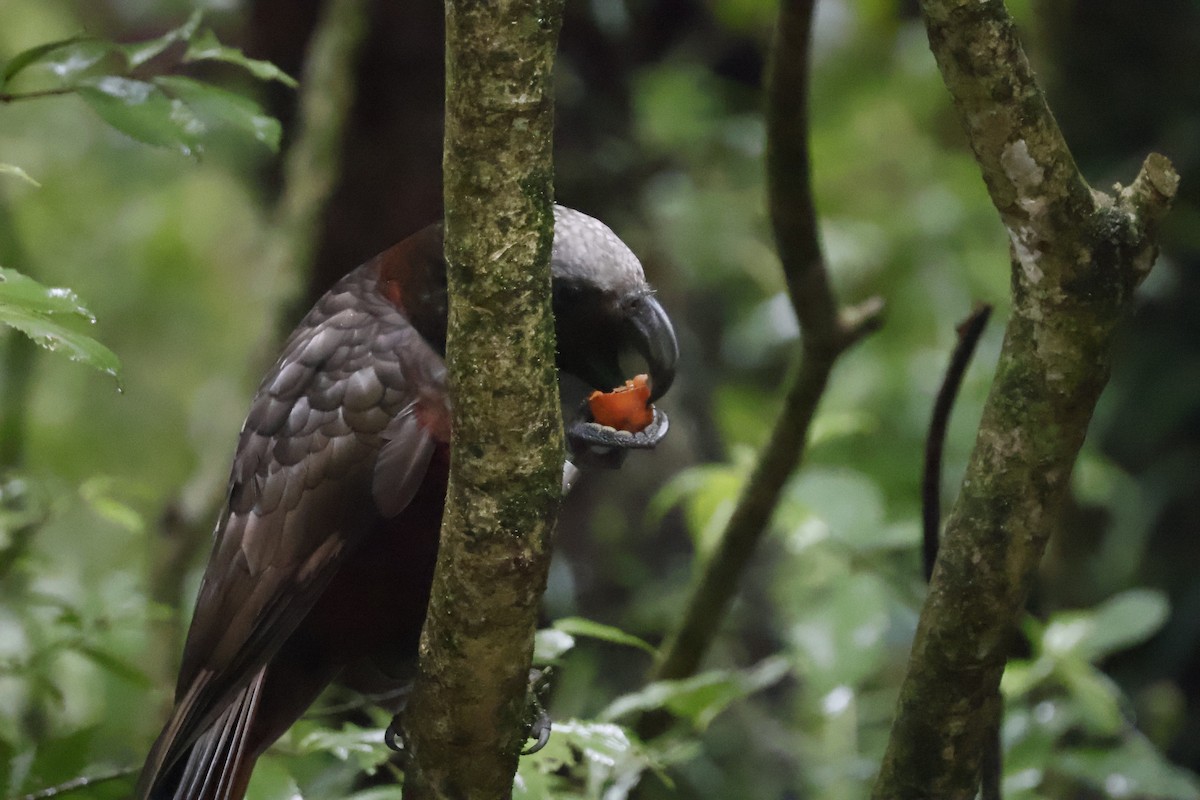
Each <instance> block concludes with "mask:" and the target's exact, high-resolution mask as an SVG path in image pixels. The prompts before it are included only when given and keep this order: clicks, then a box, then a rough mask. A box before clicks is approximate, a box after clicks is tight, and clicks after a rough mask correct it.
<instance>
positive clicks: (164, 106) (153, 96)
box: [79, 75, 204, 155]
mask: <svg viewBox="0 0 1200 800" xmlns="http://www.w3.org/2000/svg"><path fill="white" fill-rule="evenodd" d="M79 96H80V97H82V98H83V99H84V101H85V102H86V103H87V104H88V105H89V106H91V107H92V110H93V111H95V112H96V113H97V114H98V115H100V118H101V119H103V120H104V121H105V122H107V123H108V124H109V125H111V126H112V127H114V128H116V129H117V130H119V131H121V132H122V133H124V134H125V135H126V136H129V137H130V138H133V139H136V140H137V141H139V142H144V143H146V144H151V145H156V146H159V147H171V148H176V149H178V150H180V151H181V152H182V153H184V154H185V155H191V154H192V153H193V152H195V151H196V149H197V147H198V145H199V137H200V135H201V134H202V133H203V132H204V124H203V123H202V122H200V120H198V119H197V118H196V116H195V114H193V113H192V112H191V110H190V109H188V108H187V106H185V105H184V104H183V103H182V102H180V101H179V100H172V99H170V98H168V97H167V96H166V95H165V94H163V93H162V91H161V90H160V89H159V88H158V87H157V86H155V85H154V84H152V83H147V82H146V81H137V80H133V79H132V78H121V77H118V76H115V75H105V76H103V77H100V78H89V79H86V80H84V81H80V83H79Z"/></svg>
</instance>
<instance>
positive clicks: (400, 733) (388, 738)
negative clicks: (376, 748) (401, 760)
mask: <svg viewBox="0 0 1200 800" xmlns="http://www.w3.org/2000/svg"><path fill="white" fill-rule="evenodd" d="M383 743H384V744H386V745H387V746H388V749H389V750H393V751H395V752H397V753H403V752H405V747H404V729H403V727H402V726H401V724H400V714H397V715H396V716H394V717H392V721H391V722H389V723H388V726H387V728H386V729H385V730H384V731H383Z"/></svg>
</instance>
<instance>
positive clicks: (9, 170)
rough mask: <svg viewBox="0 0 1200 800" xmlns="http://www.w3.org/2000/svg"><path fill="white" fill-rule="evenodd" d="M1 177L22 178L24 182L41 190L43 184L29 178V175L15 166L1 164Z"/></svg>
mask: <svg viewBox="0 0 1200 800" xmlns="http://www.w3.org/2000/svg"><path fill="white" fill-rule="evenodd" d="M0 175H12V176H13V177H15V178H20V179H21V180H23V181H27V182H28V183H32V184H33V185H34V186H37V187H38V188H41V186H42V185H41V184H40V183H38V182H37V181H35V180H34V179H33V178H31V177H29V173H28V172H26V171H25V170H23V169H21V168H20V167H18V166H16V165H15V164H0Z"/></svg>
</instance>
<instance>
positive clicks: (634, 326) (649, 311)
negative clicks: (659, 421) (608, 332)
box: [624, 294, 679, 402]
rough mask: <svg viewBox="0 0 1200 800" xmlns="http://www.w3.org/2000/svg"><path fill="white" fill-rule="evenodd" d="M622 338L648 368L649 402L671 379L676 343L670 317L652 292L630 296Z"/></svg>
mask: <svg viewBox="0 0 1200 800" xmlns="http://www.w3.org/2000/svg"><path fill="white" fill-rule="evenodd" d="M624 324H625V337H626V341H627V342H628V343H629V344H630V345H632V346H633V348H634V349H635V350H637V352H638V353H640V354H641V356H642V358H644V359H646V366H647V367H648V368H649V371H650V402H654V401H655V400H657V399H658V398H660V397H662V396H663V395H664V394H666V393H667V389H670V388H671V384H672V383H673V382H674V381H675V363H676V362H677V361H678V360H679V342H678V341H676V339H675V328H674V327H673V326H672V325H671V318H670V317H668V316H667V312H666V311H664V310H663V307H662V305H660V304H659V302H658V300H657V299H656V298H655V297H654V295H652V294H642V295H638V296H637V297H635V298H633V300H632V301H631V302H630V303H629V305H628V306H626V309H625V320H624Z"/></svg>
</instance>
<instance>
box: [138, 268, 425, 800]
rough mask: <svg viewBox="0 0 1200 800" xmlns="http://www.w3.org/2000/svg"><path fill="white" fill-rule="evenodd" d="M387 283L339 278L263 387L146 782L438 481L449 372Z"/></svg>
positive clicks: (369, 271) (370, 274) (214, 718)
mask: <svg viewBox="0 0 1200 800" xmlns="http://www.w3.org/2000/svg"><path fill="white" fill-rule="evenodd" d="M375 281H376V277H375V273H374V271H373V268H372V265H370V264H368V265H367V266H366V267H362V268H359V269H358V270H356V271H355V272H353V273H351V274H350V275H348V276H347V277H346V278H344V279H343V280H342V281H341V282H339V284H338V285H337V286H335V287H334V289H332V290H331V291H330V293H329V294H327V295H326V296H325V297H324V298H323V299H322V300H321V301H319V302H318V304H317V306H316V307H314V308H313V310H312V311H311V312H310V313H309V315H308V316H307V317H306V318H305V319H304V320H303V321H302V322H301V324H300V326H299V327H298V329H297V331H296V332H295V333H293V335H292V336H291V337H290V338H289V340H288V342H287V344H286V345H285V348H284V353H283V355H282V356H281V357H280V359H279V361H278V362H277V363H276V365H275V367H274V368H273V369H272V370H271V372H269V373H268V374H267V376H266V377H265V378H264V380H263V382H262V384H261V385H260V387H259V391H258V393H257V395H256V396H255V399H254V402H253V403H252V405H251V410H250V413H249V415H248V416H247V419H246V422H245V424H244V425H243V428H242V432H241V435H240V437H239V442H238V450H237V454H236V456H235V458H234V464H233V469H232V471H231V476H230V486H229V493H228V501H227V504H226V508H225V510H224V512H223V513H222V515H221V518H220V521H219V523H218V525H217V528H216V530H215V532H214V542H213V551H212V555H211V557H210V559H209V563H208V566H207V568H206V570H205V577H204V580H203V582H202V583H201V587H200V593H199V596H198V598H197V600H196V610H195V614H194V616H193V622H192V626H191V629H190V630H189V632H188V640H187V645H186V646H185V649H184V657H183V666H182V668H181V671H180V676H179V683H178V686H177V689H176V707H175V710H174V712H173V713H172V717H171V719H170V720H169V721H168V723H167V726H166V728H165V729H164V732H163V734H162V736H161V737H160V740H159V742H158V743H157V744H156V746H155V756H154V757H153V758H152V759H151V760H149V761H148V762H147V769H148V770H150V771H151V772H152V773H153V774H151V775H150V776H149V778H148V779H147V778H143V783H145V784H146V786H150V785H151V784H153V783H154V782H155V781H156V780H158V778H157V777H156V776H160V775H162V774H166V773H168V772H169V771H170V770H171V768H172V765H173V764H175V763H176V762H177V761H178V760H179V758H180V757H181V756H182V755H183V754H184V753H186V752H187V750H188V748H190V747H191V746H192V745H193V744H194V743H196V742H197V741H198V739H199V737H201V735H202V734H205V731H206V730H208V729H210V728H212V726H214V725H215V724H218V722H219V720H220V719H221V718H222V715H223V714H226V713H228V712H230V711H231V704H233V703H235V702H236V700H237V698H238V697H239V696H241V695H242V694H243V693H244V692H245V690H246V689H247V687H248V685H249V684H250V682H251V681H252V680H253V679H254V678H255V676H256V675H260V674H261V673H262V669H263V667H264V665H265V664H266V663H267V662H268V661H269V660H270V659H271V657H272V656H273V655H274V654H275V652H277V651H278V649H279V648H280V647H281V646H282V644H283V642H284V641H285V640H286V639H287V638H288V637H289V636H290V635H291V634H292V632H293V631H294V630H295V629H296V626H297V625H298V624H299V623H300V621H301V620H302V619H303V618H304V616H305V615H306V614H307V613H308V611H309V610H310V609H311V608H312V606H313V604H314V603H315V602H316V601H317V599H318V598H319V597H320V594H321V592H322V591H323V589H324V587H325V586H326V585H327V584H328V582H329V580H330V579H331V578H332V576H333V575H334V574H335V573H336V571H337V568H338V565H339V564H340V563H341V561H342V559H343V558H344V557H345V555H346V554H347V553H348V552H350V551H351V550H352V549H353V548H354V547H355V545H356V544H358V541H359V538H360V536H361V535H362V534H363V533H364V532H365V531H366V530H368V529H369V528H370V526H371V524H372V522H373V521H374V520H376V519H377V518H378V517H379V516H380V515H381V514H382V515H384V516H388V517H390V516H394V515H395V514H398V513H399V512H400V511H402V510H403V509H404V507H405V506H406V505H407V504H408V502H409V501H410V500H411V499H412V497H413V495H414V494H415V492H416V491H417V489H418V488H419V487H420V485H421V482H422V481H423V480H424V475H425V471H426V468H427V467H428V464H429V459H430V456H431V454H432V452H433V450H434V448H435V445H436V442H435V440H434V437H435V435H438V432H435V431H430V430H429V429H427V428H426V427H425V426H424V425H422V423H421V415H420V414H419V413H418V410H419V409H418V402H417V401H418V400H419V399H420V400H421V402H422V403H425V404H427V403H428V397H429V396H430V395H431V393H432V395H433V396H436V397H439V398H444V395H445V366H444V364H443V362H442V359H441V357H440V356H439V355H438V354H437V353H436V352H435V351H433V350H432V349H431V348H430V347H429V346H428V345H427V344H426V343H425V341H424V340H423V339H422V338H421V337H420V335H419V334H418V333H417V332H416V330H415V329H413V328H412V327H411V325H409V323H408V322H407V320H406V319H405V318H404V316H403V315H402V314H400V312H399V311H397V310H396V309H395V308H394V307H393V306H391V305H390V304H389V303H388V302H387V301H386V300H385V299H384V298H383V297H382V296H381V295H379V293H378V292H377V290H376V288H375ZM442 402H444V400H442ZM343 404H344V405H343ZM443 414H444V412H443ZM246 719H247V720H248V719H249V717H247V718H246ZM247 724H248V723H247ZM206 735H207V734H206ZM208 745H209V746H219V742H208ZM191 769H192V767H191V766H190V765H189V770H191ZM189 777H190V778H191V779H192V780H198V779H199V780H201V781H202V782H207V781H206V779H201V778H199V777H198V776H197V775H196V774H194V773H193V774H191V775H190V776H189ZM147 791H149V789H147Z"/></svg>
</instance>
